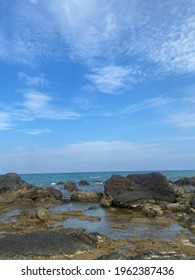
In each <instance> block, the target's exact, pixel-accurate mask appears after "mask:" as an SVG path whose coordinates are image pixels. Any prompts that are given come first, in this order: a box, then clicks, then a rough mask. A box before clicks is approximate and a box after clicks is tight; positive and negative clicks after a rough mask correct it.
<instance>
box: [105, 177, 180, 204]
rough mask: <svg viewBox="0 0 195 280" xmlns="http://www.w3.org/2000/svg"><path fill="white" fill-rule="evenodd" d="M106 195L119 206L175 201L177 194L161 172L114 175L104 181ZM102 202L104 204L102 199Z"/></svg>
mask: <svg viewBox="0 0 195 280" xmlns="http://www.w3.org/2000/svg"><path fill="white" fill-rule="evenodd" d="M104 184H105V192H104V200H105V197H107V198H109V201H112V205H113V206H118V207H127V208H134V207H142V206H143V204H144V203H145V202H149V203H150V202H152V203H155V202H156V201H166V202H174V201H175V194H174V191H173V189H172V188H171V187H170V184H169V182H168V181H167V178H166V177H165V176H163V175H162V174H161V173H157V172H153V173H149V174H134V175H128V176H127V177H123V176H121V175H113V176H112V177H111V178H110V179H108V180H107V181H105V182H104ZM101 204H102V205H103V203H102V201H101Z"/></svg>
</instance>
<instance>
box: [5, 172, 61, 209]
mask: <svg viewBox="0 0 195 280" xmlns="http://www.w3.org/2000/svg"><path fill="white" fill-rule="evenodd" d="M29 202H33V203H34V202H36V203H48V204H56V203H57V204H58V203H61V202H62V193H61V192H60V191H59V190H56V189H53V188H49V189H43V188H39V187H36V186H33V185H30V184H28V183H27V182H25V181H24V180H22V179H21V178H20V176H18V175H17V174H16V173H7V174H5V175H0V203H1V204H5V203H29Z"/></svg>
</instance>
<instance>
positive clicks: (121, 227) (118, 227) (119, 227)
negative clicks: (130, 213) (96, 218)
mask: <svg viewBox="0 0 195 280" xmlns="http://www.w3.org/2000/svg"><path fill="white" fill-rule="evenodd" d="M111 228H114V229H128V226H127V225H125V224H114V225H112V226H111Z"/></svg>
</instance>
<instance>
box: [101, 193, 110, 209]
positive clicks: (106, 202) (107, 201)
mask: <svg viewBox="0 0 195 280" xmlns="http://www.w3.org/2000/svg"><path fill="white" fill-rule="evenodd" d="M100 205H101V206H102V207H105V208H107V207H110V206H111V205H112V198H111V197H109V196H106V195H105V194H103V196H102V198H101V200H100Z"/></svg>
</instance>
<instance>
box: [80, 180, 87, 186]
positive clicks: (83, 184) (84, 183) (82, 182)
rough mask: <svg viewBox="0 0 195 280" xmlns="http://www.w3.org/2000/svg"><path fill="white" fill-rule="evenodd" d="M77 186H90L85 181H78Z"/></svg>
mask: <svg viewBox="0 0 195 280" xmlns="http://www.w3.org/2000/svg"><path fill="white" fill-rule="evenodd" d="M78 184H79V186H89V185H90V184H89V183H88V182H87V181H85V180H80V181H79V183H78Z"/></svg>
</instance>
